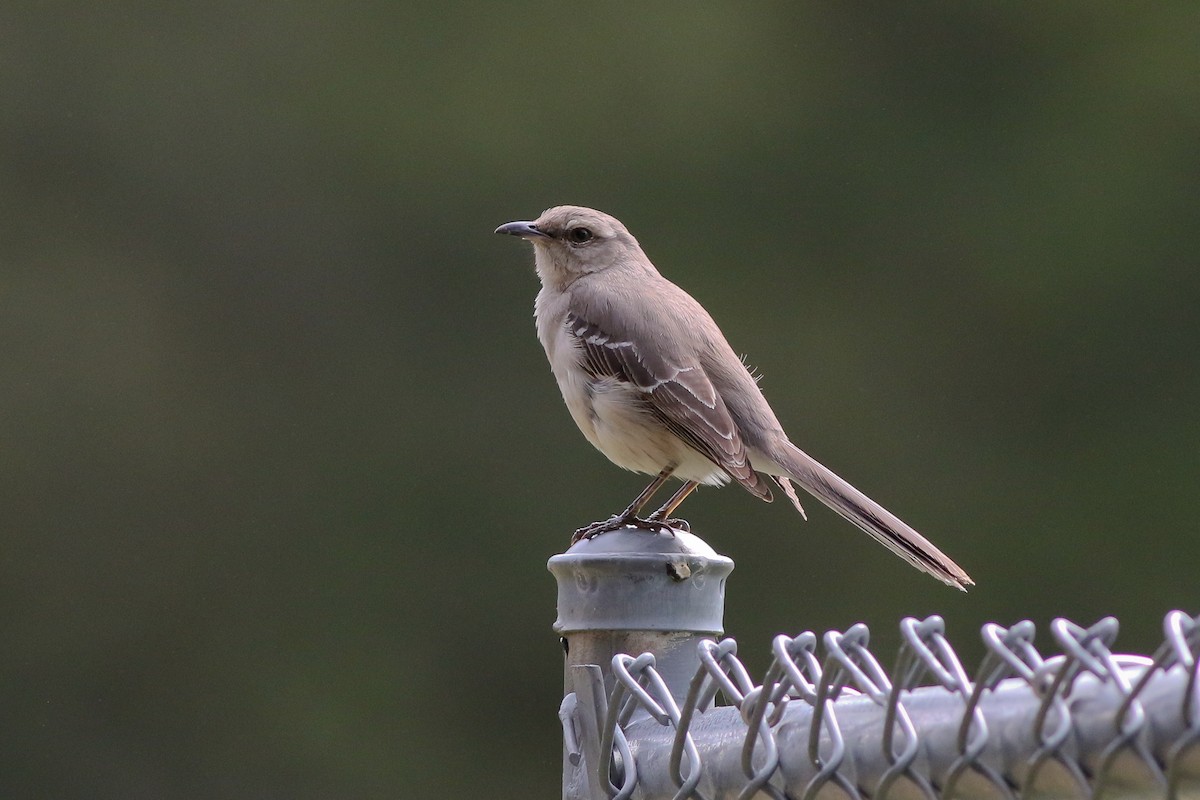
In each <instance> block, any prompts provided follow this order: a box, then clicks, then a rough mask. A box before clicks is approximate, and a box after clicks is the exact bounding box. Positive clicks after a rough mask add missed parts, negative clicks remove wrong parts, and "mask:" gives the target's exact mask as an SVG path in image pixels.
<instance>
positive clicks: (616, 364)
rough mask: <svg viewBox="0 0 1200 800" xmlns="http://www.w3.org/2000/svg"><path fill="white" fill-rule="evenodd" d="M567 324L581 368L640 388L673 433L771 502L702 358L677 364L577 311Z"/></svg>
mask: <svg viewBox="0 0 1200 800" xmlns="http://www.w3.org/2000/svg"><path fill="white" fill-rule="evenodd" d="M565 325H566V327H567V330H568V331H569V332H570V333H571V335H572V336H573V337H574V338H575V340H576V342H577V343H578V345H579V348H580V353H581V362H582V366H583V368H584V369H585V370H587V371H588V373H589V374H591V375H592V376H593V377H607V378H615V379H617V380H619V381H623V382H625V383H628V384H630V385H631V386H633V387H634V388H636V389H637V390H638V391H640V392H641V393H642V394H643V396H644V397H645V398H646V403H647V405H648V407H649V408H650V410H651V412H652V413H653V414H654V415H655V416H657V417H658V419H659V420H660V421H661V422H662V423H663V424H664V425H666V426H667V428H669V429H670V431H671V432H672V433H674V434H675V435H676V436H678V437H679V438H680V439H682V440H683V441H684V442H686V443H687V444H688V446H690V447H691V448H692V449H694V450H696V451H698V452H699V453H701V454H702V455H704V456H705V457H706V458H708V459H709V460H710V461H712V462H713V463H714V464H716V465H717V466H719V467H720V468H721V469H723V470H725V471H726V472H728V473H729V474H730V475H731V476H732V477H733V479H734V480H736V481H737V482H738V483H740V484H741V485H742V486H744V487H745V488H746V490H747V491H749V492H750V493H751V494H754V495H756V496H758V497H761V498H762V499H763V500H767V501H768V502H769V501H770V500H771V490H770V489H769V488H768V487H767V485H766V482H765V481H763V480H762V478H760V477H759V475H758V473H757V472H755V471H754V469H753V468H752V467H751V466H750V459H749V456H748V455H747V453H746V446H745V444H744V443H743V442H742V437H741V435H740V434H739V433H738V429H737V425H736V424H735V423H734V421H733V417H732V416H730V414H729V410H728V409H727V408H726V407H725V402H724V401H723V400H722V399H721V396H720V395H719V394H717V390H716V388H715V387H714V386H713V385H712V382H711V381H709V379H708V376H707V375H705V374H704V369H703V367H701V366H700V364H699V363H698V362H695V361H692V362H689V363H677V362H676V361H672V360H671V359H670V358H669V357H667V356H666V355H664V354H662V353H651V352H647V351H646V349H645V348H639V347H638V346H637V343H635V342H634V341H632V340H631V339H630V338H625V337H622V336H621V335H619V333H618V332H615V331H610V330H605V329H604V328H603V327H601V325H599V324H597V323H596V322H592V321H589V320H586V319H584V318H583V317H581V316H579V315H577V314H574V313H571V314H568V315H567V318H566V321H565Z"/></svg>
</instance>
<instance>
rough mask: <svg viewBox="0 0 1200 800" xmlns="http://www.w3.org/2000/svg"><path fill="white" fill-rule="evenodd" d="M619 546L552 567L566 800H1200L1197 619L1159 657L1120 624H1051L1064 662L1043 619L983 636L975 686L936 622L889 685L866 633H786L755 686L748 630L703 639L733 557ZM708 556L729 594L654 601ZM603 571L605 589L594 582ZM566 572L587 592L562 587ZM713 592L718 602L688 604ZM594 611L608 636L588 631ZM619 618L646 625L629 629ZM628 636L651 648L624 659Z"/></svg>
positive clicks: (912, 637)
mask: <svg viewBox="0 0 1200 800" xmlns="http://www.w3.org/2000/svg"><path fill="white" fill-rule="evenodd" d="M621 533H622V534H625V532H621ZM609 535H611V534H605V536H603V537H599V539H598V540H597V541H596V542H593V543H590V544H591V545H592V546H593V547H596V548H597V549H596V550H595V551H592V550H590V549H589V551H588V552H587V553H576V554H575V555H578V556H588V555H594V556H596V557H597V559H598V560H597V564H601V563H602V566H601V567H600V568H598V569H597V570H594V571H593V570H590V568H589V565H588V563H587V560H588V559H587V558H582V559H580V558H576V559H573V560H570V561H567V562H565V563H566V564H568V565H569V566H567V567H563V566H561V564H562V563H563V562H560V566H559V567H558V568H556V559H564V558H567V557H568V556H569V555H571V554H568V556H556V557H555V559H551V569H552V570H553V571H554V572H555V576H556V577H557V578H558V579H559V592H560V593H559V596H560V602H561V601H562V599H563V598H564V596H565V597H566V599H567V601H568V603H569V606H568V612H569V613H568V614H566V615H564V614H563V613H562V608H561V607H560V617H559V622H560V625H563V621H564V619H567V620H570V622H569V625H563V627H562V631H563V632H564V634H565V635H566V636H567V637H568V639H570V640H571V652H570V653H569V654H568V659H567V670H566V698H565V699H564V701H563V705H562V707H561V709H560V717H561V719H562V721H563V729H564V759H563V767H564V773H563V775H564V779H563V796H564V797H565V798H591V799H593V800H607V798H680V799H682V798H701V799H703V800H717V798H752V797H762V798H860V797H862V798H866V797H870V798H875V799H876V800H878V799H879V798H892V799H893V800H909V798H914V799H915V798H1017V797H1021V798H1035V797H1036V798H1076V797H1078V798H1093V797H1104V798H1127V797H1138V798H1164V797H1166V798H1195V797H1200V681H1198V680H1197V671H1198V669H1200V667H1198V664H1200V661H1198V659H1197V653H1198V652H1200V618H1193V617H1190V616H1188V615H1187V614H1184V613H1182V612H1178V611H1173V612H1171V613H1170V614H1168V615H1167V616H1166V618H1165V620H1164V624H1163V629H1164V641H1163V644H1162V646H1161V647H1160V648H1159V649H1158V650H1157V651H1156V652H1155V654H1154V655H1153V656H1152V657H1150V658H1147V657H1143V656H1129V655H1117V654H1115V653H1114V652H1113V646H1114V643H1115V641H1116V637H1117V631H1118V625H1117V622H1116V620H1114V619H1112V618H1106V619H1102V620H1100V621H1099V622H1097V623H1096V624H1094V625H1092V626H1090V627H1086V628H1085V627H1081V626H1079V625H1076V624H1074V623H1072V622H1070V621H1067V620H1055V621H1054V622H1053V623H1052V625H1051V626H1050V635H1051V638H1052V639H1053V641H1054V647H1055V649H1056V651H1057V653H1056V654H1054V655H1049V656H1046V655H1043V654H1042V653H1041V652H1040V651H1039V650H1038V649H1037V648H1036V647H1035V646H1034V644H1033V639H1034V626H1033V624H1032V623H1030V622H1022V623H1019V624H1017V625H1014V626H1012V627H1011V628H1002V627H1000V626H998V625H992V624H989V625H985V626H984V628H983V631H982V635H983V641H984V644H985V645H986V648H987V654H986V656H985V658H984V660H983V663H982V664H980V665H979V667H978V668H977V669H976V670H975V671H974V673H973V675H971V674H970V673H968V671H967V670H966V669H964V667H963V666H962V664H961V663H960V662H959V660H958V657H957V655H956V654H955V651H954V649H953V647H952V646H951V645H950V643H949V642H948V641H947V639H946V638H945V635H944V634H945V632H944V625H943V624H942V620H941V619H940V618H938V617H930V618H928V619H925V620H916V619H911V618H910V619H904V620H903V621H902V622H901V623H900V632H901V638H902V645H901V649H900V652H899V654H898V655H897V657H896V659H895V661H894V662H893V663H894V664H895V668H894V669H893V670H892V672H891V673H890V674H889V673H888V672H887V671H886V670H885V669H884V668H883V667H882V666H881V664H880V662H879V660H878V659H877V658H876V657H875V655H874V654H873V653H872V652H871V650H870V649H869V642H868V638H869V634H868V631H867V629H866V627H865V626H863V625H855V626H853V627H851V628H850V629H849V630H847V631H845V632H838V631H830V632H828V633H826V634H825V635H824V636H823V637H820V638H818V637H817V636H816V635H815V634H813V633H811V632H806V633H802V634H800V635H799V636H795V637H789V636H778V637H776V638H775V640H774V641H773V642H772V645H771V652H772V655H773V660H772V662H771V664H770V666H769V667H768V669H767V671H766V673H765V674H764V676H763V679H762V682H761V683H756V682H755V681H754V680H752V679H751V677H750V676H749V674H748V673H747V671H746V669H745V667H744V666H743V664H742V663H741V661H740V660H739V659H738V657H737V644H736V643H735V642H734V641H733V640H732V639H724V640H721V641H716V639H715V637H713V636H710V635H706V634H711V633H714V632H715V631H713V630H712V629H713V628H716V629H719V628H720V616H721V610H722V609H721V607H720V603H721V602H722V601H723V588H724V576H725V575H727V574H728V572H729V569H731V568H732V563H731V562H729V560H728V559H723V558H722V557H720V556H716V554H714V553H712V552H711V550H708V549H707V546H704V547H699V546H698V545H697V542H699V540H695V541H691V540H693V539H695V537H690V538H689V539H688V540H685V541H682V542H679V543H678V546H680V547H685V548H688V552H687V553H684V552H683V551H679V552H674V553H672V552H652V553H650V554H649V555H650V556H652V557H653V558H654V559H658V561H657V564H658V566H657V567H654V568H647V567H646V563H647V561H646V556H647V554H646V553H643V552H641V551H639V550H638V547H639V546H640V545H648V546H650V547H651V548H657V547H663V546H664V545H663V543H662V542H659V541H657V540H658V539H659V538H669V537H656V536H653V535H649V534H643V533H641V532H629V533H628V535H626V538H624V540H623V542H621V543H620V545H619V546H616V545H617V542H614V543H613V544H614V546H611V547H609V546H605V547H604V549H600V546H601V545H604V542H603V539H604V538H606V537H607V536H609ZM630 536H632V537H635V538H628V537H630ZM699 544H701V545H702V544H703V543H702V542H700V543H699ZM622 547H624V548H626V549H625V550H621V548H622ZM714 556H715V559H714ZM693 557H695V558H697V559H698V561H697V562H696V563H695V564H694V566H695V567H696V568H697V569H699V570H700V571H706V570H709V569H710V568H711V569H712V571H711V572H709V573H706V574H710V575H712V576H714V577H716V576H717V575H718V574H719V575H720V577H719V581H718V582H719V583H720V586H721V589H722V592H719V593H712V592H708V593H705V592H702V591H695V590H692V591H691V593H690V594H687V595H683V596H681V595H675V597H674V599H673V600H672V601H670V602H665V603H657V602H655V601H654V600H653V599H651V598H654V597H656V596H657V595H656V592H669V591H673V590H674V589H677V588H678V587H677V586H675V587H672V586H671V584H678V583H679V581H678V580H677V579H676V578H675V577H672V576H671V575H669V574H668V572H667V569H668V568H667V566H666V562H667V561H668V560H669V559H670V558H683V559H684V562H685V563H687V564H688V565H689V569H690V568H691V567H692V566H693V565H692V564H691V562H690V561H689V559H691V558H693ZM623 559H628V563H629V570H628V571H627V572H625V571H623V568H622V566H621V563H622V560H623ZM723 562H724V563H723ZM712 565H716V566H712ZM722 569H723V570H724V571H723V572H719V570H722ZM596 575H601V576H603V578H598V579H597V580H599V581H600V582H601V583H606V585H605V586H592V585H589V584H588V580H590V579H591V578H592V577H594V576H596ZM564 580H574V581H575V582H576V584H577V586H576V587H568V589H567V590H566V592H565V595H564V589H563V582H564ZM581 581H582V588H580V583H581ZM655 584H662V585H661V586H658V587H657V588H656V586H655ZM631 586H633V587H636V588H633V589H630V587H631ZM626 592H629V594H626ZM613 593H615V595H614V594H613ZM581 596H586V597H588V598H590V599H591V601H592V603H593V604H592V605H589V604H588V603H582V602H579V599H580V597H581ZM681 597H684V598H686V600H682V599H681ZM701 599H703V602H704V603H705V606H704V607H703V608H702V609H693V610H688V609H684V608H682V605H683V603H684V602H692V601H700V600H701ZM609 601H611V603H612V605H608V604H607V603H608V602H609ZM714 602H717V603H718V606H717V608H716V609H715V611H714V609H713V608H712V606H711V604H712V603H714ZM600 605H603V608H600ZM588 608H595V609H596V610H597V613H596V615H595V619H597V620H600V621H602V623H603V625H605V626H607V627H605V628H603V629H601V630H595V629H593V628H590V627H589V625H590V620H591V618H590V617H589V611H588ZM623 613H627V614H628V618H629V620H630V621H631V622H635V623H636V624H637V625H639V626H644V627H640V628H636V629H629V630H627V629H623V628H621V627H620V626H621V625H622V619H621V615H622V614H623ZM658 613H661V614H663V618H662V619H657V614H658ZM714 614H715V617H714ZM681 620H690V621H691V622H690V623H689V624H692V625H694V626H695V629H683V628H680V627H677V626H678V625H679V624H680V621H681ZM698 620H704V622H703V625H699V624H697V621H698ZM714 620H715V622H714ZM577 637H582V639H581V641H580V644H581V647H580V648H579V650H576V646H575V642H576V638H577ZM818 642H820V645H821V646H820V647H818ZM632 643H639V644H643V645H646V646H645V647H633V648H629V649H627V650H621V649H620V645H622V644H632ZM818 651H820V653H819V652H818ZM588 659H594V660H590V661H589V660H588Z"/></svg>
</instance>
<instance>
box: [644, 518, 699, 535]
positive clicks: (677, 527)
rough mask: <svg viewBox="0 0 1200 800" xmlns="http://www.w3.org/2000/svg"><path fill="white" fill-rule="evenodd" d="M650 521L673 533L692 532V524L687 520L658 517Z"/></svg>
mask: <svg viewBox="0 0 1200 800" xmlns="http://www.w3.org/2000/svg"><path fill="white" fill-rule="evenodd" d="M650 521H651V522H655V523H657V524H659V525H665V526H666V530H668V531H670V532H671V533H675V532H676V531H682V532H683V533H691V532H692V526H691V523H689V522H688V521H687V520H686V519H676V518H675V517H668V518H667V519H660V518H658V517H651V518H650Z"/></svg>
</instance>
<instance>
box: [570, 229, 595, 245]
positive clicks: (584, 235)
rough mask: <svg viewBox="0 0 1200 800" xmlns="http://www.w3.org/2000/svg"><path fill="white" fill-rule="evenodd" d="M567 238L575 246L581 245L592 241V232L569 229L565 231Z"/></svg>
mask: <svg viewBox="0 0 1200 800" xmlns="http://www.w3.org/2000/svg"><path fill="white" fill-rule="evenodd" d="M567 238H568V239H570V240H571V241H572V242H574V243H575V244H583V243H584V242H590V241H591V240H592V232H591V230H590V229H588V228H571V230H569V231H567Z"/></svg>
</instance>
